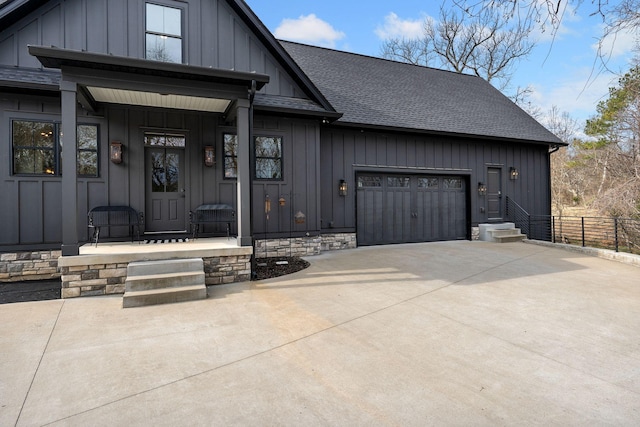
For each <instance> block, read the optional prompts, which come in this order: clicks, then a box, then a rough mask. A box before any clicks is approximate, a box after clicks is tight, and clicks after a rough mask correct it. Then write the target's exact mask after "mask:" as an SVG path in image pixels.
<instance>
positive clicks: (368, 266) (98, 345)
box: [0, 241, 640, 426]
mask: <svg viewBox="0 0 640 427" xmlns="http://www.w3.org/2000/svg"><path fill="white" fill-rule="evenodd" d="M309 260H310V261H311V267H309V268H308V269H306V270H303V271H301V272H299V273H296V274H293V275H290V276H283V277H280V278H276V279H271V280H267V281H261V282H245V283H240V284H233V285H222V286H212V287H210V288H209V298H208V299H206V300H202V301H197V302H188V303H182V304H172V305H165V306H150V307H143V308H140V309H126V310H123V309H122V308H120V305H121V299H120V298H118V297H112V296H105V297H88V298H77V299H71V300H55V301H42V302H28V303H18V304H9V305H5V306H3V307H2V308H1V309H0V324H2V325H3V333H2V334H1V335H0V425H18V426H22V425H25V426H26V425H45V424H46V425H54V426H58V425H60V426H62V425H64V426H85V425H92V426H100V425H105V426H112V425H158V426H175V425H243V426H244V425H305V426H313V425H363V426H364V425H403V426H405V425H407V426H411V425H415V426H424V425H474V426H478V425H480V426H481V425H487V426H489V425H491V426H493V425H558V426H567V425H576V426H577V425H616V426H636V425H639V424H640V339H639V332H638V331H640V316H639V315H638V314H639V313H640V269H639V268H638V267H635V266H631V265H626V264H623V263H619V262H614V261H610V260H604V259H600V258H595V257H591V256H587V255H584V254H579V253H573V252H567V251H563V250H560V249H556V248H551V247H543V246H537V245H530V244H526V243H507V244H495V243H487V242H468V241H462V242H443V243H427V244H413V245H394V246H385V247H368V248H359V249H354V250H346V251H338V252H328V253H324V254H322V255H320V256H317V257H312V258H309Z"/></svg>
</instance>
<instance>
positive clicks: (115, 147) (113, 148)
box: [109, 141, 122, 164]
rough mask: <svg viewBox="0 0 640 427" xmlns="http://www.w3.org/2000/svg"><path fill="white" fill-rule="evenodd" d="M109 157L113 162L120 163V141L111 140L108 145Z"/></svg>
mask: <svg viewBox="0 0 640 427" xmlns="http://www.w3.org/2000/svg"><path fill="white" fill-rule="evenodd" d="M109 159H111V161H112V162H113V163H115V164H119V163H122V143H121V142H118V141H111V145H110V147H109Z"/></svg>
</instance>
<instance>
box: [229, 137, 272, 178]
mask: <svg viewBox="0 0 640 427" xmlns="http://www.w3.org/2000/svg"><path fill="white" fill-rule="evenodd" d="M254 141H255V154H256V156H255V157H256V173H255V176H254V178H255V179H277V180H281V179H282V137H280V136H257V137H255V139H254ZM237 152H238V137H237V136H236V135H233V134H224V177H225V178H237V176H238V157H237Z"/></svg>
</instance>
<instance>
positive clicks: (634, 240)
mask: <svg viewBox="0 0 640 427" xmlns="http://www.w3.org/2000/svg"><path fill="white" fill-rule="evenodd" d="M507 218H508V219H509V221H511V222H513V223H515V224H516V227H518V228H520V229H521V230H522V233H523V234H526V235H527V238H529V239H534V240H544V241H548V242H554V243H567V244H571V245H580V246H583V247H586V246H589V247H594V248H603V249H613V250H615V251H616V252H629V253H632V254H640V220H637V219H631V218H608V217H578V216H547V215H530V214H529V213H527V211H525V210H524V209H523V208H522V207H521V206H520V205H518V204H517V203H516V202H514V201H513V200H512V199H510V198H509V197H507Z"/></svg>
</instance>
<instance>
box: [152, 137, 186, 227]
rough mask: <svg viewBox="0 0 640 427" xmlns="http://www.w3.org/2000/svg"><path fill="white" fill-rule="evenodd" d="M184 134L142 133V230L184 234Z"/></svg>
mask: <svg viewBox="0 0 640 427" xmlns="http://www.w3.org/2000/svg"><path fill="white" fill-rule="evenodd" d="M184 158H185V137H184V135H174V134H163V133H147V134H145V175H146V178H145V181H146V182H145V190H146V214H145V231H150V232H176V231H178V232H183V231H186V229H187V227H186V223H185V219H186V212H185V195H186V192H185V182H184V175H185V174H184Z"/></svg>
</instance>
